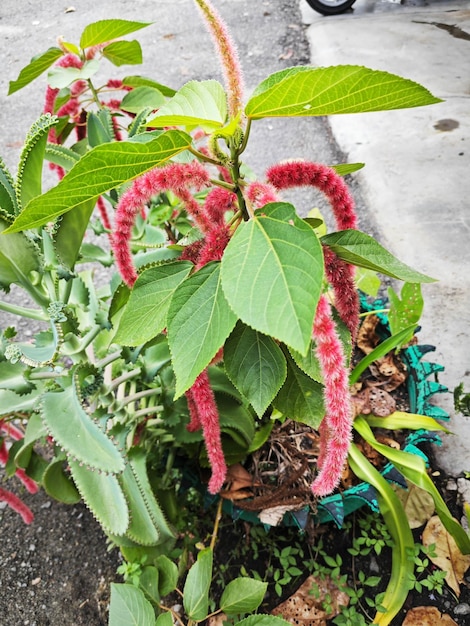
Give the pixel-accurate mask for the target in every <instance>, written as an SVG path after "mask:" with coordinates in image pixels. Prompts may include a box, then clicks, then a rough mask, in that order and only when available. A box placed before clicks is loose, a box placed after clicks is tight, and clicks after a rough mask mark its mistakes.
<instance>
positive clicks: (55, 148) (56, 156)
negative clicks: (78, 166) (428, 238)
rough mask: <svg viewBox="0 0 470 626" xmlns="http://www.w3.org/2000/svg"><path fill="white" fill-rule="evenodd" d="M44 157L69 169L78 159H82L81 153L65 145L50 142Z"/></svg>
mask: <svg viewBox="0 0 470 626" xmlns="http://www.w3.org/2000/svg"><path fill="white" fill-rule="evenodd" d="M44 158H45V159H47V160H48V161H50V162H51V163H55V164H56V165H59V166H60V167H62V168H63V169H64V170H66V171H68V170H69V169H70V168H72V167H73V166H74V165H75V163H76V162H77V161H79V160H80V155H79V154H78V153H77V152H75V151H74V150H71V149H70V148H66V147H65V146H60V145H58V144H55V143H48V144H46V149H45V152H44Z"/></svg>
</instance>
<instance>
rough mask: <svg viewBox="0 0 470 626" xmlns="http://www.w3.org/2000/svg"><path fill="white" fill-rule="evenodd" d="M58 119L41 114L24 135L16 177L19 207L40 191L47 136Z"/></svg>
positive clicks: (23, 205)
mask: <svg viewBox="0 0 470 626" xmlns="http://www.w3.org/2000/svg"><path fill="white" fill-rule="evenodd" d="M58 121H59V120H58V118H57V117H54V116H52V115H50V114H48V113H46V114H44V115H41V117H40V118H39V119H38V120H37V121H36V122H34V124H33V125H32V126H31V128H30V130H29V132H28V134H27V135H26V139H25V142H24V145H23V150H22V152H21V156H20V162H19V165H18V174H17V177H16V196H17V199H18V204H19V205H20V207H25V206H26V205H27V204H28V202H29V201H30V200H32V199H33V198H35V197H36V196H39V195H40V193H41V187H42V168H43V162H44V153H45V151H46V144H47V136H48V134H49V131H50V129H51V128H52V127H53V126H55V125H56V124H57V123H58Z"/></svg>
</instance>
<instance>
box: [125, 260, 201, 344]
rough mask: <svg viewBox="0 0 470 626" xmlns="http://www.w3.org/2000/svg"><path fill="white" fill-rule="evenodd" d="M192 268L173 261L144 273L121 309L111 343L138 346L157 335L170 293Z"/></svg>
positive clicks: (181, 262)
mask: <svg viewBox="0 0 470 626" xmlns="http://www.w3.org/2000/svg"><path fill="white" fill-rule="evenodd" d="M193 267H194V265H193V264H192V263H191V262H189V261H175V262H173V263H164V264H162V265H158V266H157V267H151V268H149V269H147V270H144V271H143V272H142V274H140V276H139V277H138V279H137V281H136V283H135V285H134V287H133V289H132V291H131V295H130V297H129V300H128V302H127V304H126V306H125V308H124V313H123V315H122V317H121V319H120V321H119V326H118V330H117V332H116V336H115V338H114V339H115V341H117V342H118V343H120V344H123V345H125V346H138V345H140V344H143V343H146V342H147V341H150V340H151V339H153V338H154V337H156V336H157V335H158V334H159V333H161V331H162V330H163V329H164V328H165V327H166V325H167V314H168V309H169V306H170V300H171V298H172V296H173V293H174V291H175V289H176V288H177V287H178V285H179V284H180V283H181V282H183V280H184V279H185V278H186V277H187V276H188V274H189V273H190V271H191V270H192V268H193Z"/></svg>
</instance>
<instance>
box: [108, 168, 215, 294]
mask: <svg viewBox="0 0 470 626" xmlns="http://www.w3.org/2000/svg"><path fill="white" fill-rule="evenodd" d="M209 182H210V176H209V173H208V172H207V170H206V169H205V168H204V167H203V166H202V165H201V164H200V163H199V162H197V161H192V162H191V163H170V164H169V165H166V166H164V167H161V168H155V169H153V170H150V171H149V172H146V173H145V174H143V175H142V176H140V177H139V178H138V179H137V180H135V181H134V183H133V184H132V186H131V187H130V188H129V189H128V190H127V191H126V192H125V193H124V194H123V195H122V197H121V199H120V201H119V203H118V205H117V207H116V217H115V224H114V232H113V237H112V248H113V252H114V255H115V259H116V263H117V266H118V269H119V272H120V274H121V276H122V279H123V280H124V282H125V283H126V284H127V285H129V287H132V285H133V284H134V283H135V281H136V280H137V272H136V270H135V268H134V264H133V260H132V254H131V251H130V248H129V241H130V239H131V234H132V227H133V226H134V221H135V218H136V215H137V214H138V213H139V212H140V211H141V210H142V209H143V207H144V206H145V204H146V203H147V202H148V201H149V200H150V198H151V197H152V196H153V195H154V194H156V193H158V192H160V191H168V190H169V191H173V192H174V193H175V194H176V195H177V196H178V197H182V198H183V199H184V200H188V198H189V196H188V194H187V190H188V189H189V188H190V187H193V188H194V189H196V190H197V191H199V190H200V189H202V188H203V187H204V186H206V185H208V184H209ZM192 210H193V211H195V210H196V208H195V207H192ZM197 210H199V209H197Z"/></svg>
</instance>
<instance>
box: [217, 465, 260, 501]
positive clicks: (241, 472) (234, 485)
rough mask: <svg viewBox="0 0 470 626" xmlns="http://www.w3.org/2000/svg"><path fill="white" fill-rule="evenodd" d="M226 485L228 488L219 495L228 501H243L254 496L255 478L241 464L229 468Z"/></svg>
mask: <svg viewBox="0 0 470 626" xmlns="http://www.w3.org/2000/svg"><path fill="white" fill-rule="evenodd" d="M225 484H226V485H227V488H226V489H224V490H223V491H221V492H220V494H219V495H220V496H221V497H222V498H225V499H226V500H243V499H245V498H250V497H251V496H252V495H253V492H252V491H251V488H252V487H253V476H252V475H251V474H250V473H249V472H247V471H246V469H245V468H244V467H243V465H241V464H240V463H235V464H234V465H231V466H230V467H229V468H228V470H227V478H226V481H225Z"/></svg>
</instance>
